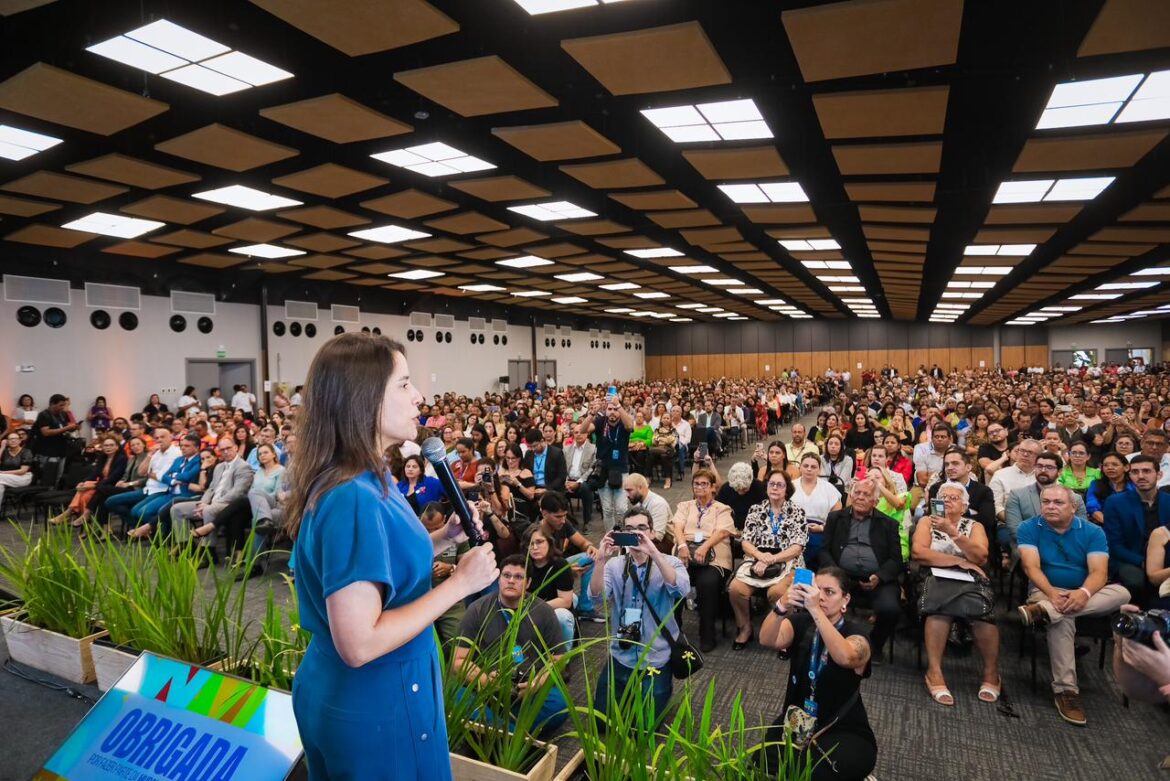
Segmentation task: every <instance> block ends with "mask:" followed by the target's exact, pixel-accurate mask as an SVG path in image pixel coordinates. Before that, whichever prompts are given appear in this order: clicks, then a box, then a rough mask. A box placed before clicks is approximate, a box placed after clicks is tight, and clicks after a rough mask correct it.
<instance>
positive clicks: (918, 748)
mask: <svg viewBox="0 0 1170 781" xmlns="http://www.w3.org/2000/svg"><path fill="white" fill-rule="evenodd" d="M748 447H749V448H750V445H749V446H748ZM736 455H742V456H749V454H748V450H747V449H745V450H743V451H741V452H740V453H738V454H731V455H729V456H727V457H725V458H724V459H722V460H721V461H720V463H719V466H720V468H721V470H724V471H725V470H726V467H727V466H729V465H730V464H731V463H733V462H734V461H735V460H736V458H735V456H736ZM655 490H656V491H659V492H660V493H662V494H663V495H664V496H666V497H667V498H668V499H669V500H670V501H671V503H672V504H673V503H675V502H677V501H679V500H681V499H685V498H689V485H688V482H687V481H679V482H676V483H675V485H674V486H673V487H672V488H671V489H670V490H667V491H662V490H661V484H659V485H658V486H657V487H656V488H655ZM600 525H601V524H600V523H599V518H595V520H594V523H593V525H592V527H591V534H590V535H589V536H590V537H592V538H594V539H596V538H597V537H599V536H600ZM0 544H4V545H12V544H19V543H17V542H16V536H15V534H14V533H13V532H12V530H11V529H10V528H8V527H7V526H5V525H0ZM281 561H283V560H281ZM278 570H280V571H283V568H282V567H274V568H273V571H272V572H271V573H270V574H269V575H267V576H265V577H263V578H260V579H258V580H256V581H253V582H252V583H250V584H249V586H248V589H249V594H248V602H249V608H248V612H249V615H250V616H253V617H257V618H259V617H260V616H262V615H263V611H264V603H265V598H266V594H267V590H268V588H269V586H270V585H271V586H272V587H273V588H274V589H275V591H276V593H277V595H278V598H285V597H284V595H285V594H286V593H287V589H286V588H285V586H284V582H283V581H282V580H280V579H279V578H278V577H277V574H276V572H277V571H278ZM1001 609H1002V610H1007V609H1008V606H1007V605H1005V604H1001ZM759 621H760V618H759V617H757V618H756V625H757V626H758V624H759ZM1001 626H1002V627H1003V639H1002V653H1001V669H1002V675H1003V680H1004V687H1005V691H1006V692H1007V693H1008V695H1009V698H1010V701H1011V703H1012V707H1013V708H1014V711H1015V713H1016V714H1018V718H1011V717H1008V716H1005V715H1003V714H1001V713H1000V712H999V711H998V710H997V708H996V706H994V705H988V704H985V703H982V702H979V701H978V699H977V698H976V696H975V692H976V689H977V688H978V685H979V672H980V665H979V661H978V656H977V654H975V653H974V652H972V653H971V654H970V655H968V656H961V655H959V654H956V653H953V652H948V656H947V659H946V661H945V663H944V670H945V673H946V676H947V682H948V685H949V686H950V688H951V691H952V692H954V694H955V698H956V701H957V702H956V705H955V706H954V707H952V708H946V707H943V706H940V705H936V704H934V703H933V702H932V701H931V700H930V698H929V696H928V695H927V693H926V689H925V686H924V684H923V678H922V676H923V671H922V670H921V669H919V667H918V666H917V664H916V642H915V637H914V633H913V632H912V631H910V630H909V629H905V630H904V633H901V634H899V636H898V638H897V641H896V643H895V658H894V661H893V663H886V664H883V665H881V666H879V667H876V668H875V669H874V673H873V676H872V677H871V678H870V679H869V680H867V681H866V682H865V683H864V684H863V686H862V697H863V700H864V702H865V707H866V709H867V711H868V713H869V718H870V722H871V724H872V725H873V729H874V732H875V733H876V735H877V738H878V743H879V755H878V764H877V769H876V770H875V773H874V774H875V776H876V777H877V778H878V779H881V781H887V779H940V780H941V781H960V779H965V780H969V781H1007V780H1008V779H1029V780H1034V781H1073V780H1076V781H1080V780H1081V779H1084V780H1085V781H1138V780H1140V779H1158V778H1164V779H1170V771H1159V770H1158V769H1157V766H1158V763H1159V762H1160V761H1161V760H1162V758H1163V757H1164V756H1166V755H1167V754H1170V716H1168V715H1167V712H1166V710H1165V709H1160V708H1156V707H1151V706H1148V705H1143V704H1139V703H1131V704H1130V705H1129V707H1128V708H1126V707H1123V705H1122V700H1121V696H1120V693H1119V691H1118V689H1117V686H1116V685H1115V683H1114V681H1113V675H1112V671H1111V664H1110V657H1109V656H1108V654H1107V657H1106V665H1105V669H1104V670H1099V669H1098V667H1097V652H1098V648H1097V646H1096V645H1095V644H1094V641H1087V642H1088V644H1089V646H1090V648H1089V650H1090V653H1088V654H1087V655H1086V656H1084V657H1083V658H1081V659H1080V661H1079V676H1080V686H1081V694H1082V699H1083V702H1084V706H1085V709H1086V711H1087V713H1088V718H1089V724H1088V726H1087V727H1074V726H1072V725H1069V724H1066V723H1065V722H1063V721H1061V720H1060V718H1059V717H1058V716H1057V714H1056V710H1055V708H1054V706H1053V703H1052V697H1051V695H1050V692H1049V689H1048V683H1047V682H1048V680H1049V679H1048V675H1049V670H1048V664H1047V652H1046V650H1045V649H1044V647H1043V645H1042V644H1041V647H1040V649H1039V662H1038V686H1037V689H1036V691H1035V692H1033V691H1032V690H1031V684H1030V672H1029V661H1028V656H1027V654H1025V655H1024V656H1023V657H1022V658H1020V657H1018V656H1017V649H1018V645H1019V632H1020V630H1019V628H1018V627H1016V626H1014V625H1012V624H1010V623H1008V622H1006V621H1005V622H1002V623H1001ZM684 627H685V629H686V631H687V632H688V634H690V635H692V637H693V638H694V639H696V640H697V636H698V627H697V625H696V624H695V618H694V616H693V614H688V615H687V616H686V618H685V624H684ZM602 629H603V628H602V627H601V626H599V625H596V624H586V625H584V627H583V632H584V634H585V635H586V636H596V635H600V634H601V633H602ZM729 631H734V630H733V628H732V627H731V623H730V622H729ZM1108 650H1109V652H1110V653H1111V652H1112V646H1110V648H1109V649H1108ZM6 659H7V648H6V646H5V645H4V644H3V642H0V663H2V662H4V661H5V660H6ZM706 662H707V664H706V667H705V669H704V671H703V672H702V673H700V674H699V675H698V676H696V678H695V679H694V681H693V686H694V689H695V690H696V692H697V693H696V696H700V697H701V696H702V693H703V692H704V691H705V689H706V686H707V683H708V681H709V680H710V678H714V679H715V680H716V701H717V713H718V714H719V715H720V716H721V717H722V718H723V719H725V715H726V714H727V713H728V712H729V710H730V708H731V703H732V701H733V699H734V698H735V696H736V695H737V694H742V696H743V701H744V706H745V710H746V712H747V714H748V717H749V724H750V723H751V722H753V721H754V722H755V723H764V722H770V721H771V720H772V719H773V718H775V716H776V715H777V711H778V710H779V707H780V703H781V702H782V700H783V696H784V686H785V676H786V674H787V670H788V663H787V662H784V661H780V660H778V659H777V658H776V655H775V653H773V652H771V651H768V650H767V649H764V648H761V647H760V646H758V645H755V644H753V645H752V646H749V647H748V648H746V649H744V650H743V651H739V652H736V651H733V650H732V649H731V638H730V636H729V637H727V638H726V639H723V640H721V641H720V644H719V647H718V648H716V649H715V650H714V651H713V652H711V653H710V654H708V655H707V657H706ZM586 663H587V664H589V667H590V670H591V671H596V670H600V669H601V666H602V664H603V663H604V658H603V651H601V650H600V649H598V650H597V652H596V653H594V654H591V655H590V656H589V657H587V660H586ZM33 674H34V675H37V676H38V677H40V678H45V676H43V675H41V674H39V673H35V672H34V673H33ZM583 681H584V676H583V675H581V674H580V671H574V675H573V677H572V681H571V685H572V688H573V690H574V694H575V695H576V696H578V697H585V696H586V693H585V691H584V683H583ZM75 688H76V689H78V690H79V691H81V692H82V693H84V694H87V695H89V696H90V697H94V698H96V697H97V696H98V694H99V693H98V692H97V690H96V689H95V688H93V687H75ZM88 707H89V705H88V704H87V703H85V702H83V701H81V700H77V699H73V698H71V697H70V696H68V695H67V694H65V693H63V692H60V691H53V690H50V689H49V688H46V687H44V686H40V685H37V684H34V683H30V682H27V681H24V680H22V679H20V678H18V677H17V676H15V675H13V674H11V673H10V672H8V671H5V670H0V736H2V737H0V749H2V750H0V781H9V780H10V779H11V780H13V781H15V780H16V779H28V778H30V777H31V776H32V774H33V773H35V772H36V770H37V769H38V768H39V767H40V763H41V762H42V761H43V760H44V759H45V758H47V757H48V756H49V754H51V753H52V751H53V749H54V747H56V746H57V745H58V744H59V743H60V742H61V741H62V740H63V739H64V737H65V736H66V735H67V734H68V732H69V730H70V729H72V728H73V726H74V725H75V724H76V723H77V722H78V721H79V720H80V719H81V717H82V716H83V715H84V714H85V713H86V711H87V710H88ZM562 741H563V743H564V746H563V750H562V752H561V759H562V762H563V761H564V760H565V758H566V757H567V756H568V755H569V754H571V753H572V751H573V747H572V741H571V740H567V739H562ZM558 742H561V741H558Z"/></svg>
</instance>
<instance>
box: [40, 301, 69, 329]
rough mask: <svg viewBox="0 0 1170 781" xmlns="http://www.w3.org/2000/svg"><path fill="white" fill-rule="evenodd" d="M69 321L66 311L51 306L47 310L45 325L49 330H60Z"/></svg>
mask: <svg viewBox="0 0 1170 781" xmlns="http://www.w3.org/2000/svg"><path fill="white" fill-rule="evenodd" d="M68 319H69V318H68V316H67V315H66V314H65V310H64V309H61V308H60V307H56V306H51V307H49V308H48V309H46V310H45V325H47V326H49V328H60V327H61V326H63V325H65V321H67V320H68Z"/></svg>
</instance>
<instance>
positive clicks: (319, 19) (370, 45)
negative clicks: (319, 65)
mask: <svg viewBox="0 0 1170 781" xmlns="http://www.w3.org/2000/svg"><path fill="white" fill-rule="evenodd" d="M251 1H252V2H253V3H255V4H256V5H258V6H260V7H261V8H263V9H264V10H265V11H268V12H269V13H270V14H273V15H274V16H278V17H280V18H281V19H283V20H284V21H286V22H288V23H289V24H291V25H292V26H293V27H297V28H299V29H301V30H303V31H305V32H306V33H308V34H309V35H311V36H313V37H314V38H316V39H318V40H320V41H322V42H323V43H326V44H328V45H330V46H332V47H333V48H335V49H337V50H339V51H342V52H344V53H346V54H348V55H349V56H350V57H358V56H361V55H363V54H374V53H375V52H384V51H387V50H389V49H397V48H399V47H401V46H409V45H410V44H412V43H419V42H420V41H426V40H429V39H431V38H438V37H440V36H444V35H450V34H451V33H454V32H458V31H459V24H458V23H457V22H455V21H454V20H453V19H451V18H450V17H448V16H447V15H446V14H444V13H443V12H441V11H439V10H438V9H437V8H435V7H434V6H432V5H431V4H430V3H427V2H425V1H424V0H379V2H371V1H370V0H329V2H328V3H321V2H318V0H251Z"/></svg>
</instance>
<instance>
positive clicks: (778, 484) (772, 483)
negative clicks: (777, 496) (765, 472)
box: [768, 480, 788, 488]
mask: <svg viewBox="0 0 1170 781" xmlns="http://www.w3.org/2000/svg"><path fill="white" fill-rule="evenodd" d="M768 487H769V488H787V487H788V483H785V482H784V481H783V480H769V481H768Z"/></svg>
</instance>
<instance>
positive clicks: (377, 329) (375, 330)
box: [372, 326, 382, 336]
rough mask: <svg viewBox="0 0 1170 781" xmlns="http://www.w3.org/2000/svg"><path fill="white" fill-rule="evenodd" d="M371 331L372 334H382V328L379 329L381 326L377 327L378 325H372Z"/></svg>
mask: <svg viewBox="0 0 1170 781" xmlns="http://www.w3.org/2000/svg"><path fill="white" fill-rule="evenodd" d="M372 333H373V334H374V336H381V335H382V329H381V328H379V327H378V326H374V327H373V329H372Z"/></svg>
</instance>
